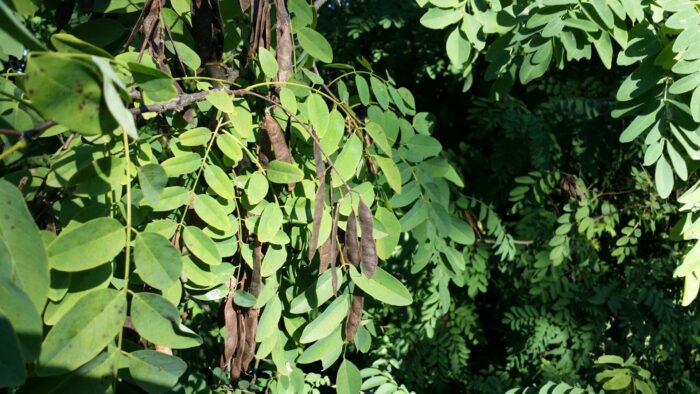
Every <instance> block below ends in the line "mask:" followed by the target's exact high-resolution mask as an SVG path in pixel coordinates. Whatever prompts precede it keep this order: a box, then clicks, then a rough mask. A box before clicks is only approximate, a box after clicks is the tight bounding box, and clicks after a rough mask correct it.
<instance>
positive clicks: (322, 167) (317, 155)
mask: <svg viewBox="0 0 700 394" xmlns="http://www.w3.org/2000/svg"><path fill="white" fill-rule="evenodd" d="M314 164H315V165H316V179H318V181H319V182H321V183H322V184H323V183H325V181H324V178H325V176H326V164H325V163H324V162H323V152H321V145H319V144H318V143H317V142H316V141H314Z"/></svg>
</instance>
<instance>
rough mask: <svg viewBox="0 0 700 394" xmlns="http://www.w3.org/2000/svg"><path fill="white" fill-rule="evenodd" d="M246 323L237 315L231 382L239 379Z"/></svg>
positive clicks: (240, 314) (243, 318) (239, 314)
mask: <svg viewBox="0 0 700 394" xmlns="http://www.w3.org/2000/svg"><path fill="white" fill-rule="evenodd" d="M245 327H246V322H245V317H244V316H243V313H238V346H236V353H235V356H234V357H233V363H232V364H231V380H232V381H234V382H235V381H237V380H238V379H239V378H240V377H241V364H242V362H243V351H244V349H245V342H246V336H247V335H246V331H245Z"/></svg>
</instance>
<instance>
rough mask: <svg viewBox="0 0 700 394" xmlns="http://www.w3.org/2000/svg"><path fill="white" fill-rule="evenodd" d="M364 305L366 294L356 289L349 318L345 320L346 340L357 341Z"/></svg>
mask: <svg viewBox="0 0 700 394" xmlns="http://www.w3.org/2000/svg"><path fill="white" fill-rule="evenodd" d="M364 305H365V293H364V292H363V291H362V290H361V289H360V288H359V287H355V291H353V293H352V304H351V305H350V311H349V312H348V318H347V319H346V320H345V339H346V340H348V341H352V340H353V339H355V334H357V328H358V327H359V326H360V322H361V321H362V309H363V308H364Z"/></svg>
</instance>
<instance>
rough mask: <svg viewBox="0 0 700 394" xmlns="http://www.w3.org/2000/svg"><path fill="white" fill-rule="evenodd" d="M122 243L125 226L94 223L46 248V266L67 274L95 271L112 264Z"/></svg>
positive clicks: (79, 227)
mask: <svg viewBox="0 0 700 394" xmlns="http://www.w3.org/2000/svg"><path fill="white" fill-rule="evenodd" d="M125 240H126V237H125V234H124V226H122V224H121V223H119V222H118V221H117V220H116V219H112V218H109V217H102V218H97V219H93V220H90V221H88V222H86V223H83V224H79V225H77V226H74V227H71V228H70V229H68V231H63V232H62V233H61V234H59V235H58V237H57V238H56V239H55V240H54V241H53V242H51V244H49V248H48V256H49V263H50V264H51V268H54V269H57V270H59V271H67V272H75V271H84V270H87V269H90V268H94V267H97V266H98V265H102V264H105V263H108V262H110V261H112V259H114V258H115V257H116V256H117V255H118V254H119V252H121V251H122V249H124V242H125ZM86 251H89V252H86Z"/></svg>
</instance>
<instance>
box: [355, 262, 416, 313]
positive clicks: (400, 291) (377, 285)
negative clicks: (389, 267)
mask: <svg viewBox="0 0 700 394" xmlns="http://www.w3.org/2000/svg"><path fill="white" fill-rule="evenodd" d="M350 278H352V281H353V282H354V283H355V284H356V285H357V286H359V287H360V289H362V290H363V291H364V292H365V293H367V294H369V295H370V296H372V297H373V298H375V299H377V300H378V301H381V302H383V303H385V304H389V305H396V306H406V305H410V304H411V303H412V302H413V297H412V296H411V293H410V292H409V291H408V289H407V288H406V286H404V285H403V283H401V282H400V281H399V280H398V279H396V278H395V277H393V276H391V274H389V273H388V272H386V271H384V270H383V269H382V268H380V267H377V270H376V271H375V273H374V275H373V276H372V279H367V277H366V276H365V275H363V274H361V273H360V272H359V271H358V270H357V269H356V268H355V267H353V266H350Z"/></svg>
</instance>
